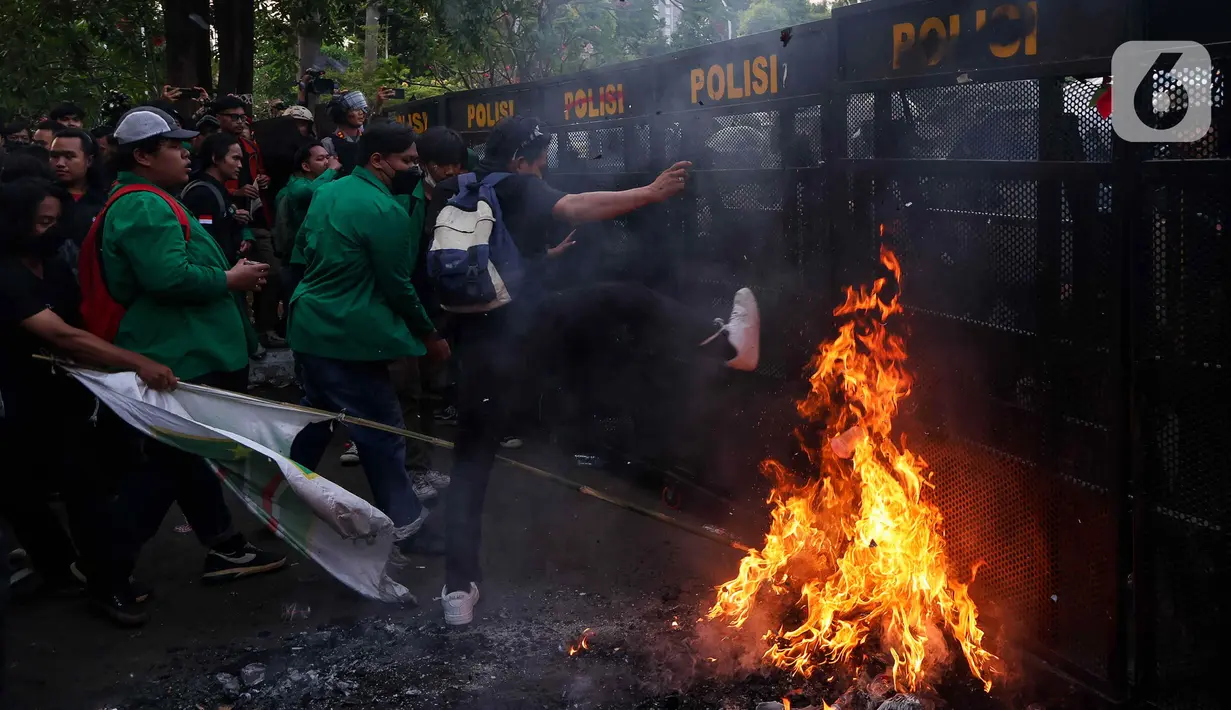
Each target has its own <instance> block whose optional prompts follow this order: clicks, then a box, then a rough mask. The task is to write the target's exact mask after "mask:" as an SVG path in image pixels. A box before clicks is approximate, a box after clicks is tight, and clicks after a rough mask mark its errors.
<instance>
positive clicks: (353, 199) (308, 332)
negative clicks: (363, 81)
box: [287, 124, 449, 563]
mask: <svg viewBox="0 0 1231 710" xmlns="http://www.w3.org/2000/svg"><path fill="white" fill-rule="evenodd" d="M414 139H415V136H414V133H413V132H411V130H410V129H409V128H406V127H404V126H401V125H399V124H387V125H381V126H377V127H375V128H372V129H371V130H369V131H367V132H366V133H364V135H363V138H362V139H361V140H360V141H359V143H358V146H357V155H358V156H359V157H358V161H359V166H358V167H356V168H355V170H354V172H353V173H352V174H351V175H349V176H347V177H344V178H341V179H339V180H337V181H335V182H333V183H331V184H330V185H329V186H327V187H326V188H323V189H321V190H319V191H318V192H317V194H316V195H315V196H314V197H313V199H312V204H311V206H310V207H309V208H308V214H307V216H306V217H305V218H304V223H303V227H302V228H301V230H300V231H301V233H302V234H303V235H304V258H305V261H306V268H305V271H304V276H303V281H301V282H300V284H299V287H298V288H297V289H295V294H294V296H292V298H291V308H290V325H289V327H288V330H287V334H288V336H289V339H290V343H291V350H292V351H293V352H294V354H295V362H296V365H297V367H299V368H300V376H301V379H302V384H303V388H304V395H305V397H304V404H306V405H307V406H311V407H316V408H319V409H326V410H329V411H333V412H346V413H347V414H349V415H351V416H354V417H360V418H364V419H371V420H373V421H376V422H380V423H381V424H387V425H389V426H394V427H398V428H402V426H403V424H404V422H403V419H402V409H401V406H400V405H399V403H398V398H397V393H396V391H395V389H394V386H393V382H392V380H391V378H390V374H389V364H390V362H392V361H393V360H395V359H397V358H400V357H420V356H423V355H425V354H428V353H431V355H432V356H433V357H434V358H436V359H444V358H446V357H447V356H448V354H449V346H448V344H447V343H446V342H445V341H444V340H443V339H442V338H441V337H440V335H439V334H438V333H437V332H436V328H435V326H434V325H433V324H432V321H431V319H430V318H429V317H428V315H427V313H426V312H425V311H424V309H423V305H422V304H421V303H420V301H419V298H418V296H417V295H416V293H415V288H414V286H413V285H412V284H411V268H412V264H413V260H414V254H413V253H412V251H411V232H412V227H411V220H410V215H409V214H408V213H407V212H406V209H405V208H404V207H403V206H402V205H401V204H399V202H398V200H397V199H396V198H395V195H407V194H409V193H410V192H412V191H413V190H414V187H415V185H416V184H417V182H418V179H417V177H416V175H415V174H414V172H413V171H412V170H411V168H412V167H413V164H414V161H413V157H412V154H411V147H412V146H413V144H414ZM350 431H351V436H352V437H353V438H354V440H355V443H356V444H358V447H359V458H360V461H361V462H362V464H363V469H364V473H365V474H366V475H367V479H368V483H369V485H370V486H371V488H372V496H373V498H374V500H375V503H376V507H377V508H379V509H380V510H381V511H383V512H384V513H385V514H386V515H388V516H389V518H390V519H391V520H392V521H393V524H394V526H395V538H396V539H397V540H398V549H399V550H403V551H404V550H405V549H407V548H408V547H409V546H410V545H411V540H412V539H413V537H414V535H415V534H416V533H418V532H419V530H420V529H421V528H422V526H423V521H424V520H425V519H426V518H427V509H426V508H424V507H423V506H422V505H421V504H420V502H419V500H418V498H417V497H416V496H415V494H414V492H413V490H412V488H411V481H410V477H409V476H408V475H407V472H406V469H405V460H406V443H405V439H403V438H402V437H400V436H398V435H396V434H389V433H385V432H382V431H377V430H374V429H370V428H366V427H352V428H351V430H350ZM331 438H332V431H331V428H330V423H329V422H321V423H317V424H311V425H309V426H307V427H306V428H305V429H304V430H303V431H302V432H300V434H299V436H298V437H296V439H295V442H294V444H293V445H292V447H291V458H293V459H294V460H295V461H297V462H298V463H300V464H302V465H304V466H307V467H308V468H310V469H313V470H315V469H316V468H317V467H318V466H319V464H320V461H321V458H322V457H323V456H324V454H325V449H326V448H327V447H328V445H329V442H330V439H331ZM392 561H393V562H394V563H399V562H402V560H401V558H400V553H399V552H398V551H395V553H394V558H393V560H392Z"/></svg>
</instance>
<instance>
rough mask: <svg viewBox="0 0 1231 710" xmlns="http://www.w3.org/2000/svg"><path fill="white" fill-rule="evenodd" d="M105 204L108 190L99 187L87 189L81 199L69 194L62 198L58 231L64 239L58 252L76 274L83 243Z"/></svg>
mask: <svg viewBox="0 0 1231 710" xmlns="http://www.w3.org/2000/svg"><path fill="white" fill-rule="evenodd" d="M105 204H107V191H106V190H99V189H90V190H87V191H86V193H85V194H84V195H82V196H81V197H80V198H79V199H74V198H73V197H72V196H68V197H65V198H63V199H62V200H60V220H59V221H58V222H57V223H56V231H57V232H58V233H59V235H60V239H61V240H62V241H61V242H60V247H59V249H58V251H57V254H58V256H59V258H61V259H63V260H64V262H65V263H66V264H67V265H68V267H69V268H70V269H72V271H73V275H74V276H75V275H76V274H77V258H78V256H79V255H80V254H81V243H82V242H84V241H85V237H86V235H87V234H89V233H90V226H91V225H93V224H94V218H95V217H97V216H98V213H99V212H101V211H102V209H103V205H105Z"/></svg>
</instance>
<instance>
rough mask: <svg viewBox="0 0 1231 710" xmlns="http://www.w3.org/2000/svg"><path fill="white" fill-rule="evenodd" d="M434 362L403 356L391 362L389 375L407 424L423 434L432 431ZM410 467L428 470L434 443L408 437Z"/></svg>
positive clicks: (407, 452)
mask: <svg viewBox="0 0 1231 710" xmlns="http://www.w3.org/2000/svg"><path fill="white" fill-rule="evenodd" d="M432 372H433V370H432V366H430V365H428V364H427V362H426V360H425V359H424V358H418V357H401V358H398V359H397V360H394V361H393V362H392V363H390V364H389V376H390V377H391V378H393V387H394V389H395V390H396V391H397V395H398V401H399V402H401V406H402V419H403V420H404V421H405V422H406V428H407V429H409V430H410V431H414V432H418V433H420V434H427V435H429V436H430V435H431V433H432V419H433V417H432V407H431V404H430V403H429V402H428V399H427V390H428V387H429V386H430V384H431V375H432ZM405 441H406V468H407V469H409V470H410V471H412V472H413V471H425V470H427V469H430V468H431V467H432V446H431V444H427V443H425V442H422V441H417V440H415V439H406V440H405Z"/></svg>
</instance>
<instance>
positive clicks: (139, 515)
mask: <svg viewBox="0 0 1231 710" xmlns="http://www.w3.org/2000/svg"><path fill="white" fill-rule="evenodd" d="M191 382H192V383H193V384H198V385H207V386H210V387H216V388H218V389H224V390H229V391H232V392H245V391H247V389H248V369H247V368H244V369H243V370H238V371H236V372H229V373H212V374H209V375H205V376H203V377H199V378H197V379H194V380H191ZM140 446H141V449H142V452H143V454H144V456H143V457H142V458H143V460H141V461H140V462H139V463H138V465H137V466H136V469H135V470H134V471H133V473H132V474H130V475H129V476H127V477H125V478H124V480H123V482H122V483H121V486H120V490H119V493H118V495H117V497H116V503H115V529H116V535H117V537H118V542H119V547H118V549H117V551H116V553H115V554H116V560H115V562H114V567H113V569H114V570H115V571H116V574H117V576H116V577H115V578H114V579H112V580H111V582H112V583H122V582H123V580H126V579H127V578H128V576H129V575H130V574H132V568H133V567H134V566H135V565H136V561H137V556H138V554H139V553H140V551H141V548H142V547H143V546H144V545H145V543H147V542H149V540H150V539H151V538H153V537H154V535H155V534H157V532H158V529H159V528H160V527H161V526H162V521H163V518H165V517H167V511H168V510H170V509H171V504H172V503H178V504H179V507H180V510H181V511H182V512H183V513H184V517H185V518H186V519H187V520H188V524H189V525H191V526H192V531H193V532H194V533H196V536H197V539H198V540H200V541H201V544H202V545H204V546H205V547H207V548H213V547H216V546H217V545H219V544H220V543H222V542H225V541H227V540H229V539H231V538H233V537H234V536H235V535H236V530H235V527H234V524H233V522H232V520H231V511H230V510H229V509H228V508H227V505H226V501H225V500H224V499H223V497H222V481H221V480H219V478H218V476H217V475H216V474H215V473H214V472H213V470H212V469H211V468H210V466H209V464H207V463H206V462H205V459H202V458H201V457H200V456H196V455H194V454H190V453H188V452H186V451H181V450H180V449H177V448H175V447H173V446H170V445H168V444H164V443H162V442H159V441H157V440H155V439H152V438H149V437H140Z"/></svg>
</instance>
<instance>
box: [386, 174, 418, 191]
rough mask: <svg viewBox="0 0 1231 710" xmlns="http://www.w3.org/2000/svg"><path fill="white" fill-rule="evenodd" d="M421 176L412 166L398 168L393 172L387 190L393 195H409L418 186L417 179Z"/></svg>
mask: <svg viewBox="0 0 1231 710" xmlns="http://www.w3.org/2000/svg"><path fill="white" fill-rule="evenodd" d="M422 178H423V176H422V174H420V172H419V171H418V170H416V169H414V168H411V169H410V170H399V171H397V172H396V173H394V174H393V180H391V181H390V183H389V192H392V193H393V194H395V195H409V194H410V193H412V192H414V191H415V188H416V187H418V186H419V180H421V179H422Z"/></svg>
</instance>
